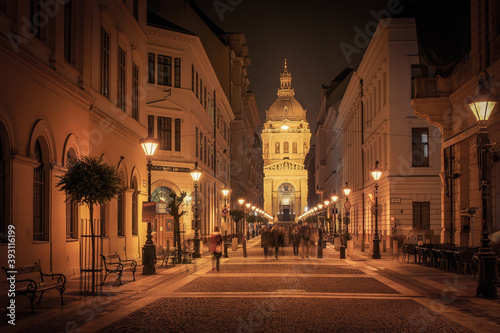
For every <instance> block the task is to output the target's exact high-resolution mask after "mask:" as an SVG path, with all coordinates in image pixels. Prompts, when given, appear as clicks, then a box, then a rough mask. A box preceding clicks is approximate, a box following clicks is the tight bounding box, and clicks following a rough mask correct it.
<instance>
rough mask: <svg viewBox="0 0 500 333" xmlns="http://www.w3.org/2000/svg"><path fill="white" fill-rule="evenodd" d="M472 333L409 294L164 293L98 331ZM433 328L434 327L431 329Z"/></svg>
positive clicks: (103, 332)
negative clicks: (361, 296)
mask: <svg viewBox="0 0 500 333" xmlns="http://www.w3.org/2000/svg"><path fill="white" fill-rule="evenodd" d="M139 328H140V331H141V332H363V333H365V332H424V331H432V332H472V331H471V330H468V329H466V328H465V327H463V326H461V325H458V324H456V323H455V322H453V321H451V320H449V319H448V318H446V317H444V316H442V315H439V314H437V313H435V312H434V311H431V310H429V309H428V308H426V307H424V306H422V305H420V304H419V303H417V302H415V301H413V300H408V299H396V300H394V299H390V300H389V299H368V300H367V299H345V298H343V299H338V298H334V299H325V298H320V299H314V298H306V299H300V298H285V297H278V298H260V297H258V298H248V297H240V298H229V297H210V298H201V297H197V298H163V299H160V300H157V301H155V302H153V303H151V304H149V305H148V306H146V307H144V308H142V309H140V310H138V311H136V312H134V313H132V314H130V315H129V316H127V317H125V318H123V319H121V320H119V321H117V322H115V323H114V324H113V326H108V327H106V328H104V329H102V330H100V331H99V332H101V333H106V332H117V331H119V332H135V331H137V330H138V329H139ZM430 328H432V330H429V329H430Z"/></svg>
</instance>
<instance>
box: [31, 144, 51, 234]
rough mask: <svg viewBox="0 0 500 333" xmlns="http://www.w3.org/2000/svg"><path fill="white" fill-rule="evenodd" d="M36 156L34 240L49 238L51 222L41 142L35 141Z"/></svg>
mask: <svg viewBox="0 0 500 333" xmlns="http://www.w3.org/2000/svg"><path fill="white" fill-rule="evenodd" d="M34 155H35V156H34V158H35V160H36V161H37V163H38V167H36V168H35V169H34V175H33V176H34V177H33V240H34V241H48V240H49V223H48V219H47V206H46V204H47V188H46V184H47V182H46V176H45V168H44V164H43V157H42V148H41V146H40V142H39V141H38V140H37V141H36V142H35V151H34Z"/></svg>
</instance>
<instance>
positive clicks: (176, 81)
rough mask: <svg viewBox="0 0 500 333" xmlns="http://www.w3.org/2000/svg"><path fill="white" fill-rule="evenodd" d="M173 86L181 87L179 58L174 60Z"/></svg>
mask: <svg viewBox="0 0 500 333" xmlns="http://www.w3.org/2000/svg"><path fill="white" fill-rule="evenodd" d="M174 86H175V87H176V88H180V87H181V59H179V58H175V60H174Z"/></svg>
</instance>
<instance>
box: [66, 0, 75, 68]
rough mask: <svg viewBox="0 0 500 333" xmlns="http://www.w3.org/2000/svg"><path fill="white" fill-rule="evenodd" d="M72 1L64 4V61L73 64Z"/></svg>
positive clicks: (69, 0)
mask: <svg viewBox="0 0 500 333" xmlns="http://www.w3.org/2000/svg"><path fill="white" fill-rule="evenodd" d="M72 13H73V10H72V0H68V1H66V3H65V4H64V59H65V60H66V61H67V62H71V60H72V59H71V58H72V57H73V50H72V48H73V43H72V39H73V38H72V37H73V36H72V34H73V30H74V29H73V17H72Z"/></svg>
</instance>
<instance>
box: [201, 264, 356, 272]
mask: <svg viewBox="0 0 500 333" xmlns="http://www.w3.org/2000/svg"><path fill="white" fill-rule="evenodd" d="M209 273H217V272H216V271H213V270H212V271H210V272H209ZM220 273H244V274H247V273H264V274H266V273H288V274H292V273H293V274H365V273H364V272H362V271H361V270H360V269H358V268H353V267H352V266H348V265H318V264H310V265H304V264H296V263H295V262H289V263H288V264H276V263H272V264H268V265H262V264H260V265H232V264H226V265H221V266H220Z"/></svg>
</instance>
